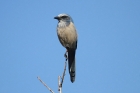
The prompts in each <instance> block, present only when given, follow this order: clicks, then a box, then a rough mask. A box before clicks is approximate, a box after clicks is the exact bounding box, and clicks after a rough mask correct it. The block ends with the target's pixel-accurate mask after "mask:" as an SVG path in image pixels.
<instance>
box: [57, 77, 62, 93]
mask: <svg viewBox="0 0 140 93" xmlns="http://www.w3.org/2000/svg"><path fill="white" fill-rule="evenodd" d="M58 91H59V93H62V84H61V77H60V76H58Z"/></svg>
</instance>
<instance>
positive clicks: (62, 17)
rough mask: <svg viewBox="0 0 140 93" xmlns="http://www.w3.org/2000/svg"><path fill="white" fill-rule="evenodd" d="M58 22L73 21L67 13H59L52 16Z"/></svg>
mask: <svg viewBox="0 0 140 93" xmlns="http://www.w3.org/2000/svg"><path fill="white" fill-rule="evenodd" d="M54 19H57V20H58V21H59V22H73V20H72V18H71V17H70V16H69V15H68V14H59V15H58V16H56V17H54Z"/></svg>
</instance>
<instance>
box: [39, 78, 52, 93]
mask: <svg viewBox="0 0 140 93" xmlns="http://www.w3.org/2000/svg"><path fill="white" fill-rule="evenodd" d="M37 79H38V80H39V81H40V82H41V83H42V84H43V85H44V86H45V87H46V88H47V89H48V90H49V91H50V92H51V93H54V92H53V91H52V89H51V88H49V87H48V86H47V85H46V84H45V83H44V82H43V81H42V80H41V79H40V78H39V77H37Z"/></svg>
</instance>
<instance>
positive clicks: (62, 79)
mask: <svg viewBox="0 0 140 93" xmlns="http://www.w3.org/2000/svg"><path fill="white" fill-rule="evenodd" d="M66 66H67V61H66V62H65V66H64V72H63V75H62V78H61V85H62V84H63V81H64V76H65V72H66Z"/></svg>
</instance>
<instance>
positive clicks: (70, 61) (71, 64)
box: [68, 49, 76, 83]
mask: <svg viewBox="0 0 140 93" xmlns="http://www.w3.org/2000/svg"><path fill="white" fill-rule="evenodd" d="M68 64H69V74H70V79H71V82H72V83H73V82H74V81H75V75H76V72H75V71H76V68H75V49H69V50H68Z"/></svg>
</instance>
